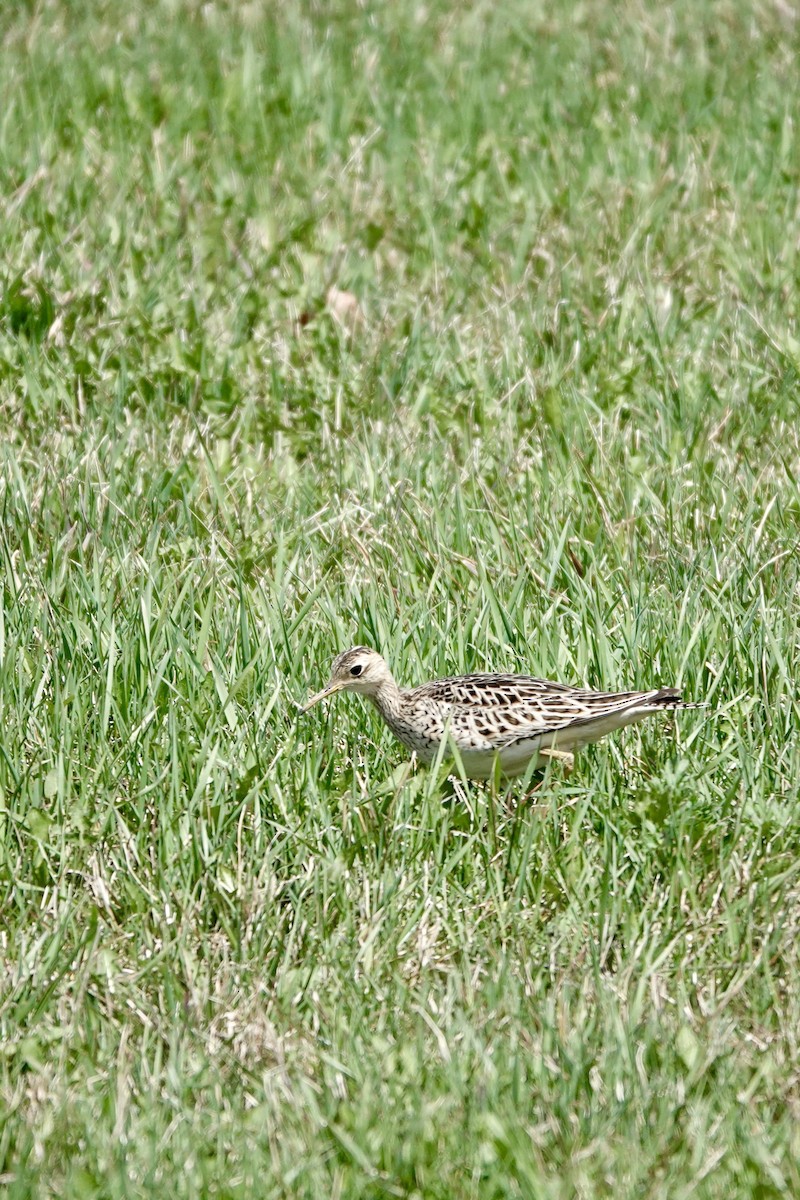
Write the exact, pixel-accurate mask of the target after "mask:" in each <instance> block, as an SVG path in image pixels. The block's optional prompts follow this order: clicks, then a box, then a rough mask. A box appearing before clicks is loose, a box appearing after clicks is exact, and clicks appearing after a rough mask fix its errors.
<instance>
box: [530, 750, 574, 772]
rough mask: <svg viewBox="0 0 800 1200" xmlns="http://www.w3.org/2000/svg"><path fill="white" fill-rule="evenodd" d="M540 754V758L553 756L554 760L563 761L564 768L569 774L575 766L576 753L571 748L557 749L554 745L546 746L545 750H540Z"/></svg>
mask: <svg viewBox="0 0 800 1200" xmlns="http://www.w3.org/2000/svg"><path fill="white" fill-rule="evenodd" d="M539 756H540V758H551V759H552V760H553V761H554V762H560V763H563V765H564V770H565V771H566V772H567V774H568V775H569V773H570V771H571V770H572V768H573V767H574V766H575V755H574V754H573V753H572V751H570V750H556V749H555V747H554V746H546V747H545V748H544V750H540V751H539Z"/></svg>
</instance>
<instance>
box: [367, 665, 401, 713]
mask: <svg viewBox="0 0 800 1200" xmlns="http://www.w3.org/2000/svg"><path fill="white" fill-rule="evenodd" d="M369 699H370V700H371V701H372V703H373V704H374V705H375V707H376V708H377V710H378V712H379V713H380V714H381V716H382V717H383V719H384V720H385V721H388V722H389V723H390V724H391V720H392V717H394V716H396V715H397V713H398V712H399V711H400V708H401V706H402V703H403V693H402V692H401V690H400V688H399V687H398V686H397V684H396V683H395V681H394V680H393V679H392V677H391V675H390V676H389V678H388V679H384V681H383V682H382V684H381V686H380V687H379V688H378V690H377V692H375V694H374V696H370V697H369Z"/></svg>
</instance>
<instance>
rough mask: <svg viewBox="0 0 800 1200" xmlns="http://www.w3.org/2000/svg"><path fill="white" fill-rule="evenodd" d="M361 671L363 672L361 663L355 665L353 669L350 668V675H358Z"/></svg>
mask: <svg viewBox="0 0 800 1200" xmlns="http://www.w3.org/2000/svg"><path fill="white" fill-rule="evenodd" d="M363 670H364V668H363V667H362V665H361V663H356V665H355V666H354V667H351V668H350V674H351V675H360V674H361V672H362V671H363Z"/></svg>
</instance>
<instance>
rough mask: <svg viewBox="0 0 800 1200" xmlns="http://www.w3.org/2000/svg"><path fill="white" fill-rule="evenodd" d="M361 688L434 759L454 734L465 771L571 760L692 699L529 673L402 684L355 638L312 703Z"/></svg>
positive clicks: (477, 773)
mask: <svg viewBox="0 0 800 1200" xmlns="http://www.w3.org/2000/svg"><path fill="white" fill-rule="evenodd" d="M341 690H347V691H353V692H360V693H361V694H362V695H363V696H366V698H367V699H368V700H370V701H371V702H372V703H373V704H374V705H375V707H376V708H377V710H378V712H379V713H380V714H381V716H382V717H383V719H384V721H385V722H386V724H387V725H388V726H389V728H390V729H391V730H392V732H393V733H394V734H395V736H396V737H398V738H399V739H400V741H401V742H403V744H404V745H406V746H408V747H409V749H411V750H415V751H416V753H417V755H418V757H419V758H420V759H421V760H422V761H423V762H426V763H430V762H432V761H433V759H434V758H435V757H436V755H437V753H438V750H439V747H440V745H441V742H442V739H443V738H444V737H445V736H447V737H449V739H450V740H451V741H452V743H453V744H454V745H455V746H456V747H457V749H458V752H459V755H460V757H461V761H462V763H463V765H464V770H465V772H466V774H467V775H468V776H469V777H470V778H472V779H487V778H489V777H490V776H491V775H492V773H493V771H494V769H495V760H496V759H497V758H499V760H500V770H501V772H502V774H503V775H506V776H508V777H513V776H516V775H522V774H524V772H525V770H526V769H527V767H528V764H529V763H530V761H531V759H532V758H533V757H534V755H535V756H536V757H537V760H538V762H539V763H540V764H542V765H543V760H544V758H546V757H555V758H560V759H563V760H565V761H567V762H568V763H570V764H571V760H572V752H573V751H574V750H576V749H578V748H579V747H581V746H584V745H586V744H587V742H594V741H596V740H597V739H598V738H601V737H603V736H604V735H605V734H607V733H611V732H612V731H613V730H615V729H621V728H622V727H623V726H624V725H630V724H631V723H632V722H633V721H639V720H641V719H642V718H643V717H646V716H648V714H650V713H653V712H660V711H662V710H664V709H675V708H683V707H686V706H685V705H684V704H683V701H682V700H681V696H680V692H678V691H677V690H676V689H675V688H656V689H655V690H653V691H649V692H593V691H589V690H587V689H586V688H573V687H567V686H566V685H565V684H563V683H551V682H550V681H549V680H546V679H534V678H533V677H532V676H530V675H460V676H455V677H453V678H450V679H437V680H434V681H433V682H432V683H423V684H422V685H421V686H420V687H416V688H410V689H402V688H399V687H398V686H397V684H396V683H395V681H394V679H393V678H392V674H391V672H390V670H389V668H388V666H387V665H386V663H385V662H384V660H383V659H382V658H381V656H380V654H378V653H376V651H374V650H370V649H369V648H368V647H367V646H354V647H353V648H352V649H351V650H345V652H344V653H343V654H340V655H339V657H338V658H336V659H335V660H334V663H333V667H332V669H331V678H330V680H329V682H328V683H327V685H326V686H325V687H324V688H323V689H322V691H321V692H318V693H317V694H316V695H315V696H312V697H311V699H310V700H309V701H308V703H307V704H306V705H305V709H309V708H311V706H312V705H314V704H316V703H317V702H318V701H319V700H322V699H324V698H325V697H326V696H330V695H333V694H334V693H335V692H338V691H341Z"/></svg>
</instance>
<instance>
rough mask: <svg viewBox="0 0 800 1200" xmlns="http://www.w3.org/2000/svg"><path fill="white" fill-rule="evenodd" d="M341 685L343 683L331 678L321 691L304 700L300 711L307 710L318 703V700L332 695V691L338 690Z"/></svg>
mask: <svg viewBox="0 0 800 1200" xmlns="http://www.w3.org/2000/svg"><path fill="white" fill-rule="evenodd" d="M343 687H344V684H343V683H339V682H338V680H331V682H330V683H326V684H325V687H324V688H323V689H322V691H321V692H317V694H316V696H312V697H311V699H310V700H306V702H305V704H304V705H303V706H302V707H301V709H300V711H301V712H308V710H309V709H310V708H313V707H314V705H315V704H319V702H320V700H325V699H327V697H328V696H332V695H333V694H334V692H340V691H341V690H342V688H343Z"/></svg>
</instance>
